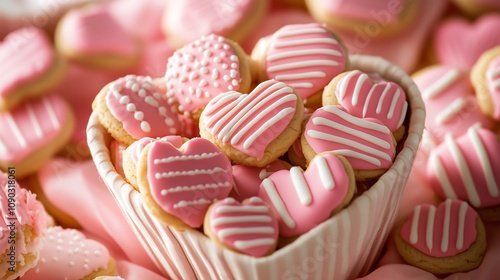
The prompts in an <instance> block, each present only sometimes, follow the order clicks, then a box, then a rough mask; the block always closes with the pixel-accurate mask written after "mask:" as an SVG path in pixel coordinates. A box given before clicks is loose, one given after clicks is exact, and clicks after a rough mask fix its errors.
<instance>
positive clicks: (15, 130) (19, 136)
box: [5, 112, 28, 148]
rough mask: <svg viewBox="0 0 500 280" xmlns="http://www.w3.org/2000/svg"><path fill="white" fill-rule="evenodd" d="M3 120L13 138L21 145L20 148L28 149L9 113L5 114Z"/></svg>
mask: <svg viewBox="0 0 500 280" xmlns="http://www.w3.org/2000/svg"><path fill="white" fill-rule="evenodd" d="M5 119H6V120H7V124H8V125H9V127H10V129H11V130H12V133H14V136H15V137H16V139H17V141H19V143H20V144H21V147H23V148H26V147H28V143H27V142H26V138H24V136H23V134H22V133H21V131H20V130H19V127H18V126H17V124H16V121H15V120H14V119H13V118H12V115H11V114H10V113H9V112H7V113H5Z"/></svg>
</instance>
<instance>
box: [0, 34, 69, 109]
mask: <svg viewBox="0 0 500 280" xmlns="http://www.w3.org/2000/svg"><path fill="white" fill-rule="evenodd" d="M0 61H1V62H2V63H0V75H1V76H2V79H0V111H7V110H11V109H13V108H15V107H17V106H18V105H19V104H21V103H22V102H23V101H25V100H27V99H30V98H34V97H37V96H41V95H44V94H46V93H47V92H48V91H50V90H52V89H54V88H55V87H56V86H57V85H58V84H59V82H60V81H61V80H62V79H63V77H64V71H65V68H66V67H65V66H66V61H65V60H64V59H63V58H62V57H61V56H60V55H58V54H57V53H56V51H55V50H54V47H53V46H52V43H51V41H50V38H49V37H48V36H47V35H46V34H45V32H44V31H43V30H41V29H39V28H35V27H26V28H22V29H18V30H16V31H14V32H12V33H10V34H9V35H8V36H7V37H5V39H4V40H3V41H1V42H0Z"/></svg>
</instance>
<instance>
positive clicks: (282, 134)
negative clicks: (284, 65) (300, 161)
mask: <svg viewBox="0 0 500 280" xmlns="http://www.w3.org/2000/svg"><path fill="white" fill-rule="evenodd" d="M303 113H304V108H303V104H302V101H301V99H300V97H299V96H298V95H297V94H296V93H295V91H294V90H293V88H292V87H290V86H288V85H286V84H285V83H282V82H278V81H275V80H268V81H265V82H262V83H260V84H259V85H258V86H257V87H256V88H255V89H254V90H253V91H252V92H250V93H249V94H242V93H240V92H237V91H228V92H225V93H222V94H220V95H218V96H217V97H215V98H214V99H212V100H211V101H210V102H209V103H208V104H207V106H206V108H205V110H204V111H203V113H202V115H201V118H200V135H201V137H203V138H206V139H209V140H210V141H211V142H213V143H214V144H215V145H217V146H218V147H219V148H220V149H221V150H223V151H224V152H225V153H226V155H227V156H228V157H229V158H230V159H231V160H232V161H234V162H235V163H239V164H245V165H251V166H259V167H264V166H266V165H267V164H269V163H271V162H273V161H275V160H276V159H278V157H280V156H281V155H283V154H284V153H285V152H286V151H287V150H288V148H289V147H290V146H291V145H292V144H293V142H294V141H295V139H297V138H298V137H299V134H300V123H301V121H302V117H303Z"/></svg>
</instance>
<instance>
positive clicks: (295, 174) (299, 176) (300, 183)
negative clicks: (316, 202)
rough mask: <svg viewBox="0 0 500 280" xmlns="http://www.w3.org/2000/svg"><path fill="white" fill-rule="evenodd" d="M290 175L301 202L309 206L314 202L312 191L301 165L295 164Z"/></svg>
mask: <svg viewBox="0 0 500 280" xmlns="http://www.w3.org/2000/svg"><path fill="white" fill-rule="evenodd" d="M290 177H291V179H292V185H293V187H294V188H295V192H296V193H297V196H298V197H299V200H300V203H301V204H302V205H304V206H308V205H309V204H311V202H312V195H311V191H310V190H309V186H308V185H307V182H306V179H305V178H304V174H303V173H302V170H301V169H300V167H297V166H294V167H292V168H291V169H290Z"/></svg>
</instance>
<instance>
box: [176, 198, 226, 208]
mask: <svg viewBox="0 0 500 280" xmlns="http://www.w3.org/2000/svg"><path fill="white" fill-rule="evenodd" d="M215 201H216V199H214V200H213V201H212V200H207V199H204V198H200V199H198V200H181V201H179V202H177V203H175V204H174V205H173V207H174V209H177V208H183V207H187V206H190V205H203V204H212V203H213V202H215Z"/></svg>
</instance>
